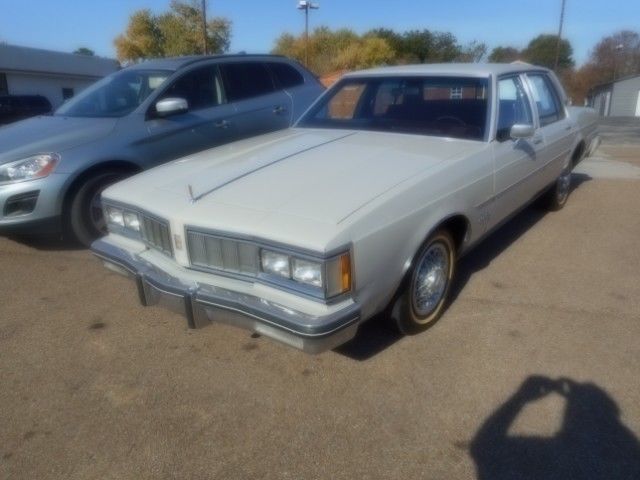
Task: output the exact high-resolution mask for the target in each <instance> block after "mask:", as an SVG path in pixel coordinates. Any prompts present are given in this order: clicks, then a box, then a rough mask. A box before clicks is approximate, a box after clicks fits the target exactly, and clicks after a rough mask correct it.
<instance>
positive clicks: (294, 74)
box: [269, 62, 304, 88]
mask: <svg viewBox="0 0 640 480" xmlns="http://www.w3.org/2000/svg"><path fill="white" fill-rule="evenodd" d="M269 68H270V69H271V71H272V72H273V74H274V75H275V77H276V81H277V82H278V85H279V86H280V88H291V87H296V86H298V85H302V84H303V83H304V77H303V76H302V74H301V73H300V72H299V71H297V70H296V69H295V68H293V67H292V66H291V65H287V64H286V63H276V62H271V63H269Z"/></svg>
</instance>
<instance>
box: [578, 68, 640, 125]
mask: <svg viewBox="0 0 640 480" xmlns="http://www.w3.org/2000/svg"><path fill="white" fill-rule="evenodd" d="M589 104H590V105H591V106H592V107H593V108H595V109H596V110H597V111H598V112H599V113H600V115H602V116H604V117H610V116H611V117H640V75H633V76H631V77H626V78H620V79H618V80H616V81H615V82H610V83H605V84H602V85H597V86H595V87H593V88H592V89H591V91H590V92H589Z"/></svg>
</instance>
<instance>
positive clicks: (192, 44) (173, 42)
mask: <svg viewBox="0 0 640 480" xmlns="http://www.w3.org/2000/svg"><path fill="white" fill-rule="evenodd" d="M230 38H231V22H229V20H227V19H225V18H222V17H216V18H213V19H211V20H209V21H208V22H207V39H206V42H207V52H209V53H223V52H226V51H227V50H228V49H229V42H230ZM114 44H115V47H116V52H117V56H118V59H120V60H121V61H124V62H137V61H139V60H142V59H145V58H157V57H168V56H178V55H194V54H202V53H204V42H203V35H202V10H200V7H199V2H197V1H196V0H189V1H185V0H182V1H181V0H172V1H171V4H170V9H169V11H168V12H165V13H162V14H160V15H154V14H153V13H152V12H151V11H150V10H138V11H136V12H134V13H133V14H132V15H131V17H130V18H129V24H128V25H127V29H126V31H125V32H124V33H123V34H121V35H118V37H116V39H115V40H114Z"/></svg>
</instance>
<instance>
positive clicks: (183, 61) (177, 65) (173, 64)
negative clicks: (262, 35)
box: [127, 53, 288, 71]
mask: <svg viewBox="0 0 640 480" xmlns="http://www.w3.org/2000/svg"><path fill="white" fill-rule="evenodd" d="M234 58H242V59H246V60H256V59H278V60H288V59H287V58H286V57H284V56H282V55H268V54H258V55H256V54H245V53H238V54H232V55H188V56H184V57H168V58H154V59H151V60H145V61H143V62H140V63H136V64H134V65H130V66H128V67H127V69H131V70H171V71H176V70H180V69H181V68H184V67H186V66H189V65H192V64H194V63H198V62H204V61H207V60H226V59H234Z"/></svg>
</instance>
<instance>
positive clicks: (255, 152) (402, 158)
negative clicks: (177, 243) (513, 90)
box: [104, 129, 483, 230]
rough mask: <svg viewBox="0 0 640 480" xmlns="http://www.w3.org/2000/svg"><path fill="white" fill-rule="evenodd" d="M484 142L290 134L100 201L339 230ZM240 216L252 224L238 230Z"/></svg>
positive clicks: (212, 154)
mask: <svg viewBox="0 0 640 480" xmlns="http://www.w3.org/2000/svg"><path fill="white" fill-rule="evenodd" d="M482 145H483V144H482V143H479V142H470V141H464V140H451V139H444V138H433V137H424V136H417V135H402V134H387V133H380V132H361V131H360V132H356V131H347V130H324V129H289V130H285V131H283V132H278V133H275V134H270V135H264V136H261V137H256V138H254V139H249V140H245V141H241V142H236V143H233V144H230V145H228V146H226V147H219V148H215V149H211V150H208V151H205V152H201V153H199V154H195V155H192V156H189V157H186V158H184V159H181V160H177V161H174V162H171V163H169V164H166V165H164V166H161V167H158V168H155V169H152V170H150V171H148V172H145V173H142V174H140V175H137V176H135V177H132V178H131V179H128V180H125V181H124V182H121V183H119V184H117V185H115V186H113V187H111V188H109V189H108V190H106V191H105V193H104V196H105V198H109V199H112V200H117V201H120V202H125V203H130V204H133V205H137V206H140V207H143V208H145V209H148V210H150V211H152V212H153V213H156V214H158V215H161V216H165V217H169V218H177V219H180V220H181V221H184V222H185V223H191V224H196V225H201V226H208V227H210V228H222V229H228V228H231V227H232V225H233V226H234V227H235V226H238V228H240V229H244V230H255V229H256V228H257V224H256V222H257V221H260V222H264V221H268V220H267V219H268V217H274V216H279V217H280V219H282V218H288V219H289V220H290V219H291V218H292V217H295V218H297V219H305V220H308V221H313V222H316V223H318V222H320V223H323V224H325V225H326V224H333V225H336V224H339V223H340V222H343V221H344V220H345V219H347V218H348V217H349V216H350V215H352V214H353V213H354V212H356V211H358V210H359V209H361V208H362V207H364V206H365V205H367V204H368V203H369V202H371V201H373V200H374V199H376V198H378V197H381V196H383V195H384V194H385V193H387V192H390V191H391V190H393V189H394V188H396V187H399V186H400V185H401V184H402V183H403V182H406V181H407V180H409V179H412V178H414V177H415V176H417V175H422V174H424V173H425V172H426V171H428V170H429V169H432V168H434V167H436V166H437V165H438V164H440V163H441V162H443V161H445V160H447V159H449V158H451V157H456V156H460V155H464V154H468V153H470V152H472V151H475V150H477V149H479V148H481V147H482ZM243 218H245V219H247V221H248V222H249V221H250V222H251V225H249V226H247V225H243V223H246V222H244V220H243ZM283 223H286V222H284V221H283ZM307 224H309V222H307ZM242 227H245V228H242Z"/></svg>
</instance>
